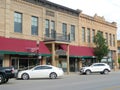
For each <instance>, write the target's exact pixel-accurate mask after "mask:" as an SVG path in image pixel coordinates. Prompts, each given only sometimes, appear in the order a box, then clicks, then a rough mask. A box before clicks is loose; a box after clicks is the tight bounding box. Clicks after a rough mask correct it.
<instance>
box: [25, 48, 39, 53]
mask: <svg viewBox="0 0 120 90" xmlns="http://www.w3.org/2000/svg"><path fill="white" fill-rule="evenodd" d="M37 50H39V48H38V47H35V48H27V51H28V52H37Z"/></svg>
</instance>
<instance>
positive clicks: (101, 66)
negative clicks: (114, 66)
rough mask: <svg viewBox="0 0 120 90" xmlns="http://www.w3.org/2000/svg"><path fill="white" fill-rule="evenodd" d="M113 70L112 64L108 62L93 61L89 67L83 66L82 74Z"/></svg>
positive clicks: (103, 72) (106, 72) (104, 72)
mask: <svg viewBox="0 0 120 90" xmlns="http://www.w3.org/2000/svg"><path fill="white" fill-rule="evenodd" d="M110 71H111V69H110V66H109V65H108V64H106V63H93V64H92V65H91V66H89V67H82V68H81V69H80V74H87V75H88V74H91V73H96V72H97V73H100V74H108V73H109V72H110Z"/></svg>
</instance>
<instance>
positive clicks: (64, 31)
mask: <svg viewBox="0 0 120 90" xmlns="http://www.w3.org/2000/svg"><path fill="white" fill-rule="evenodd" d="M62 34H63V37H64V39H67V24H66V23H63V24H62Z"/></svg>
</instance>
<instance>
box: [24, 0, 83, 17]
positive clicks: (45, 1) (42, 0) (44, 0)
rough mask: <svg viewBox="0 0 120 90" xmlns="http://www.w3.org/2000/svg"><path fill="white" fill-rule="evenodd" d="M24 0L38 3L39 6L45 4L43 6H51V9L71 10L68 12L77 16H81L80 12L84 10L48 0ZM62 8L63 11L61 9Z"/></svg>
mask: <svg viewBox="0 0 120 90" xmlns="http://www.w3.org/2000/svg"><path fill="white" fill-rule="evenodd" d="M24 1H26V2H29V3H32V4H36V5H39V6H43V7H46V8H49V9H53V10H57V11H60V12H64V11H67V12H69V13H68V14H71V15H76V16H79V14H80V13H81V12H82V10H79V9H77V10H74V9H71V8H69V7H65V6H63V5H60V4H56V3H53V2H50V1H48V0H24ZM53 7H54V8H53ZM60 9H61V10H63V11H61V10H60ZM64 13H65V12H64Z"/></svg>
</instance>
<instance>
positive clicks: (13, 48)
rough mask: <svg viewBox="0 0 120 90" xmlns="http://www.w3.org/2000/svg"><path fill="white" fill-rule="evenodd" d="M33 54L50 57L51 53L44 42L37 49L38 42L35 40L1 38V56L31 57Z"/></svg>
mask: <svg viewBox="0 0 120 90" xmlns="http://www.w3.org/2000/svg"><path fill="white" fill-rule="evenodd" d="M31 50H32V51H31ZM37 51H38V52H37ZM31 53H39V54H41V55H50V51H49V50H48V48H47V47H46V46H45V44H44V42H42V41H41V42H40V45H39V47H37V44H36V41H33V40H24V39H15V38H5V37H0V54H19V55H29V54H31Z"/></svg>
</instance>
